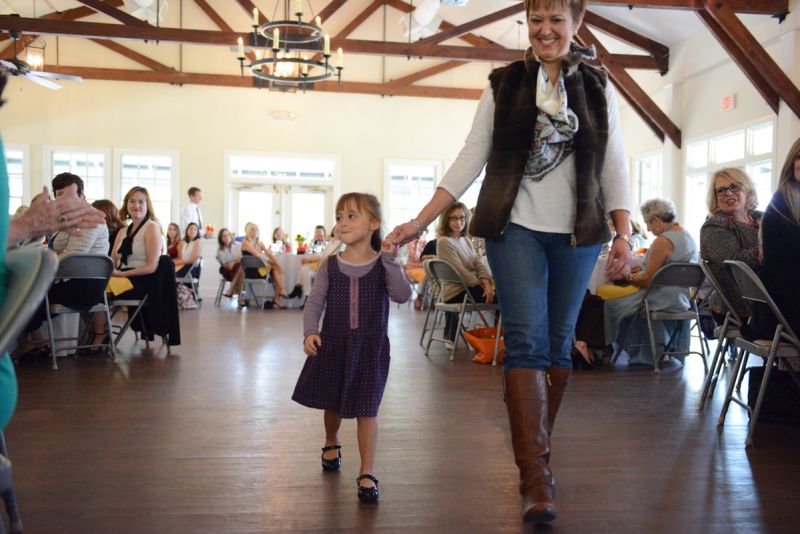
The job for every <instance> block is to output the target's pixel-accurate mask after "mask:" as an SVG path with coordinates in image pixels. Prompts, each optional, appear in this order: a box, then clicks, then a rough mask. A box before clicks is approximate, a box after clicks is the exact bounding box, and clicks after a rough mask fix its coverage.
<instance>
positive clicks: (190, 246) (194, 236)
mask: <svg viewBox="0 0 800 534" xmlns="http://www.w3.org/2000/svg"><path fill="white" fill-rule="evenodd" d="M167 233H168V234H169V232H167ZM201 253H202V245H201V241H200V228H198V226H197V225H196V224H195V223H189V224H188V225H187V226H186V234H185V235H184V236H183V239H181V240H180V241H179V242H178V257H177V258H175V267H176V268H177V270H176V271H175V276H186V275H187V274H189V271H191V272H192V277H193V278H200V266H199V265H198V266H195V263H197V260H198V259H199V258H200V254H201Z"/></svg>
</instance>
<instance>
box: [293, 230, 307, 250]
mask: <svg viewBox="0 0 800 534" xmlns="http://www.w3.org/2000/svg"><path fill="white" fill-rule="evenodd" d="M294 240H295V242H297V253H298V254H305V253H306V248H307V246H306V238H305V237H303V236H302V235H301V234H297V235H296V236H294Z"/></svg>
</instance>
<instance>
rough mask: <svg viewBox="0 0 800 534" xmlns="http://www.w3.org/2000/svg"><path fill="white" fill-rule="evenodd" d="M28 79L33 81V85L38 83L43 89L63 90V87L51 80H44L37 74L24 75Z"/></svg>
mask: <svg viewBox="0 0 800 534" xmlns="http://www.w3.org/2000/svg"><path fill="white" fill-rule="evenodd" d="M24 76H25V77H26V78H27V79H29V80H30V81H32V82H33V83H38V84H39V85H41V86H42V87H47V88H48V89H61V86H60V85H58V84H57V83H54V82H51V81H50V80H45V79H44V78H39V77H38V76H36V75H35V74H30V73H28V74H25V75H24Z"/></svg>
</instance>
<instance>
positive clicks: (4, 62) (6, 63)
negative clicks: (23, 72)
mask: <svg viewBox="0 0 800 534" xmlns="http://www.w3.org/2000/svg"><path fill="white" fill-rule="evenodd" d="M0 65H2V66H3V67H5V68H6V69H8V70H10V71H14V70H17V66H16V65H14V64H13V63H12V62H10V61H7V60H5V59H0Z"/></svg>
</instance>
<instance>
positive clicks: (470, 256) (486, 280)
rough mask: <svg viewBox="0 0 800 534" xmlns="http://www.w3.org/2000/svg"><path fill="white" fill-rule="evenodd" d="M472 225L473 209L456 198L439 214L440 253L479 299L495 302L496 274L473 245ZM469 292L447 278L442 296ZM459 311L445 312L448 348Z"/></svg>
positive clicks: (456, 296)
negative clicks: (470, 211) (490, 271)
mask: <svg viewBox="0 0 800 534" xmlns="http://www.w3.org/2000/svg"><path fill="white" fill-rule="evenodd" d="M468 226H469V210H467V207H466V206H465V205H464V204H462V203H461V202H456V203H455V204H453V205H452V206H450V207H449V208H447V209H446V210H445V211H444V213H442V216H441V217H440V218H439V225H438V227H437V228H436V233H437V234H438V235H439V239H438V240H437V241H436V253H437V255H438V256H439V259H440V260H444V261H446V262H447V263H449V264H450V265H452V266H453V268H454V269H455V270H456V271H458V273H459V274H460V275H461V278H463V279H464V281H465V282H466V283H467V286H468V288H469V292H470V293H471V294H472V297H473V298H474V299H475V300H476V301H477V302H486V303H487V304H489V303H491V302H492V300H494V287H493V286H492V275H491V274H489V269H488V268H487V267H486V265H485V264H484V263H483V261H482V260H481V258H480V257H479V256H478V254H477V253H476V252H475V249H474V248H472V242H471V241H470V240H469V238H468V237H467V227H468ZM464 296H465V292H464V291H463V290H462V288H461V285H460V284H455V283H453V282H445V283H444V284H443V285H442V294H441V299H442V300H443V301H444V302H461V301H463V300H464ZM457 328H458V314H457V313H453V312H448V313H446V314H445V323H444V338H445V339H447V340H449V341H446V342H445V345H446V346H447V348H448V349H451V348H453V342H454V341H455V340H456V336H457V335H458V332H457V331H456V330H457Z"/></svg>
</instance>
